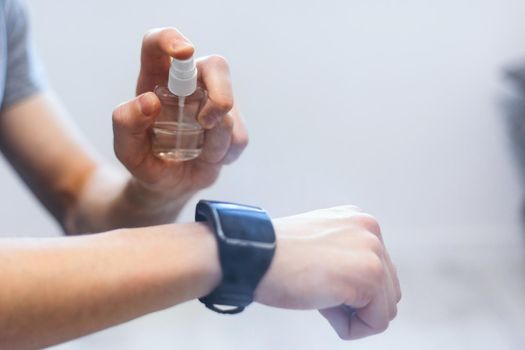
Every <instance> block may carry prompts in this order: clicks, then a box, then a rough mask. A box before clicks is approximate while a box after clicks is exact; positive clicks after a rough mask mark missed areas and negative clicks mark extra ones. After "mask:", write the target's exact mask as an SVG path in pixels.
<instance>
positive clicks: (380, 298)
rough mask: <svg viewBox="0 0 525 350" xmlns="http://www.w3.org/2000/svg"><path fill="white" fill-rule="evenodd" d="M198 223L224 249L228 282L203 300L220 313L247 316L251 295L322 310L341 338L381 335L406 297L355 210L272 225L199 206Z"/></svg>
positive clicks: (225, 206) (218, 206)
mask: <svg viewBox="0 0 525 350" xmlns="http://www.w3.org/2000/svg"><path fill="white" fill-rule="evenodd" d="M196 219H197V221H206V222H207V226H208V227H209V229H210V230H212V231H213V233H214V235H215V237H216V241H217V245H218V248H217V249H218V253H219V254H218V255H219V261H220V262H219V264H220V265H221V270H222V278H221V281H220V282H219V284H218V285H217V286H216V287H215V288H214V289H213V291H212V292H211V293H210V294H208V295H206V296H205V297H202V298H201V299H200V300H201V301H202V302H203V303H205V304H206V306H207V307H209V308H211V309H212V310H214V311H217V312H222V313H236V312H239V311H242V310H243V308H244V307H245V306H247V305H248V304H249V303H250V302H251V296H252V295H253V300H254V301H257V302H259V303H262V304H266V305H269V306H275V307H280V308H287V309H319V311H320V312H321V314H322V315H323V316H324V317H325V318H326V319H327V320H328V321H329V322H330V324H331V325H332V326H333V327H334V329H335V330H336V332H337V333H338V335H339V336H340V337H341V338H343V339H356V338H360V337H364V336H368V335H372V334H375V333H378V332H381V331H383V330H385V329H386V327H387V326H388V324H389V321H390V320H392V319H393V318H394V317H395V315H396V313H397V306H396V304H397V303H398V302H399V300H400V298H401V291H400V287H399V282H398V279H397V273H396V270H395V268H394V266H393V264H392V262H391V260H390V256H389V254H388V252H387V250H386V249H385V247H384V243H383V239H382V236H381V230H380V228H379V225H378V224H377V221H376V220H375V219H374V218H373V217H371V216H370V215H368V214H364V213H362V212H361V210H360V209H358V208H357V207H354V206H342V207H335V208H329V209H322V210H316V211H312V212H308V213H304V214H300V215H295V216H290V217H285V218H281V219H274V220H272V221H271V222H270V220H269V218H268V217H267V215H266V213H265V212H264V211H263V210H261V209H259V208H255V207H250V206H242V205H238V204H232V203H221V202H213V201H201V202H199V204H198V205H197V208H196ZM274 232H275V244H274V240H273V235H274ZM229 240H230V242H228V241H229ZM232 240H233V241H232ZM235 240H238V241H237V243H238V245H236V244H235V243H232V242H235ZM259 243H262V244H263V245H262V246H261V247H258V248H254V247H253V245H254V244H255V245H257V244H259ZM230 249H232V251H234V252H235V250H237V249H238V250H239V253H237V254H236V253H232V252H231V251H230ZM241 252H242V253H241ZM257 254H261V256H252V255H257ZM270 260H271V263H270V262H269V261H270ZM250 271H251V273H253V278H252V279H251V280H250V281H249V282H247V281H248V280H247V279H246V276H249V275H250ZM259 279H260V281H259ZM253 288H255V291H254V292H253ZM252 293H253V294H252ZM216 304H220V305H227V306H230V307H232V308H231V309H226V310H224V309H222V308H220V307H218V305H216Z"/></svg>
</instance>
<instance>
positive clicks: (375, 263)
mask: <svg viewBox="0 0 525 350" xmlns="http://www.w3.org/2000/svg"><path fill="white" fill-rule="evenodd" d="M384 275H385V272H384V268H383V261H382V260H381V258H380V257H379V256H377V255H376V254H370V255H369V257H368V259H366V263H365V276H367V278H368V279H369V281H370V283H371V284H372V286H373V287H374V288H377V287H379V286H380V285H382V284H383V279H384Z"/></svg>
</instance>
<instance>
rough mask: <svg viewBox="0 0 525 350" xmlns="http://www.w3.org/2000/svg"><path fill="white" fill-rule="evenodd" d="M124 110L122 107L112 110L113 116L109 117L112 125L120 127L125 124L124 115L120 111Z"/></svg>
mask: <svg viewBox="0 0 525 350" xmlns="http://www.w3.org/2000/svg"><path fill="white" fill-rule="evenodd" d="M123 108H124V105H123V104H121V105H118V106H117V107H116V108H115V109H114V110H113V114H112V115H111V119H112V120H113V125H115V126H118V127H121V126H124V125H125V124H126V120H125V118H124V113H123V111H122V109H123Z"/></svg>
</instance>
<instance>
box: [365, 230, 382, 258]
mask: <svg viewBox="0 0 525 350" xmlns="http://www.w3.org/2000/svg"><path fill="white" fill-rule="evenodd" d="M362 240H363V242H364V245H365V248H366V249H367V251H370V252H372V253H373V254H375V255H376V256H378V257H381V256H383V254H384V248H383V243H381V240H380V239H379V237H377V236H376V235H374V234H371V233H367V234H366V235H365V236H363V238H362Z"/></svg>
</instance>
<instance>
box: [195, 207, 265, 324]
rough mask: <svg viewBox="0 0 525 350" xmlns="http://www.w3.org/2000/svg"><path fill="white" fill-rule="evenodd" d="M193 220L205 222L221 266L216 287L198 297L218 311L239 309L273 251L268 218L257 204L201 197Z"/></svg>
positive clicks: (263, 271)
mask: <svg viewBox="0 0 525 350" xmlns="http://www.w3.org/2000/svg"><path fill="white" fill-rule="evenodd" d="M195 220H196V221H205V222H207V223H208V224H209V225H210V227H211V228H212V230H213V232H214V233H215V237H216V238H217V243H218V249H219V260H220V264H221V269H222V281H221V283H220V284H219V286H218V287H217V288H216V289H215V290H214V291H213V292H212V293H210V294H209V295H207V296H205V297H203V298H200V299H199V300H200V301H201V302H202V303H204V304H205V305H206V307H208V308H209V309H211V310H213V311H216V312H219V313H226V314H235V313H238V312H241V311H242V310H244V308H245V307H246V306H248V305H249V304H250V303H251V302H252V301H253V293H254V291H255V289H256V288H257V285H258V284H259V282H260V280H261V279H262V277H263V276H264V274H265V273H266V271H267V270H268V267H269V266H270V263H271V261H272V258H273V255H274V252H275V231H274V229H273V225H272V221H271V219H270V217H269V216H268V214H267V213H266V212H265V211H264V210H263V209H261V208H257V207H252V206H247V205H241V204H236V203H227V202H218V201H208V200H201V201H199V203H198V204H197V208H196V210H195ZM218 305H221V306H227V307H229V308H227V309H225V308H221V307H218Z"/></svg>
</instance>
